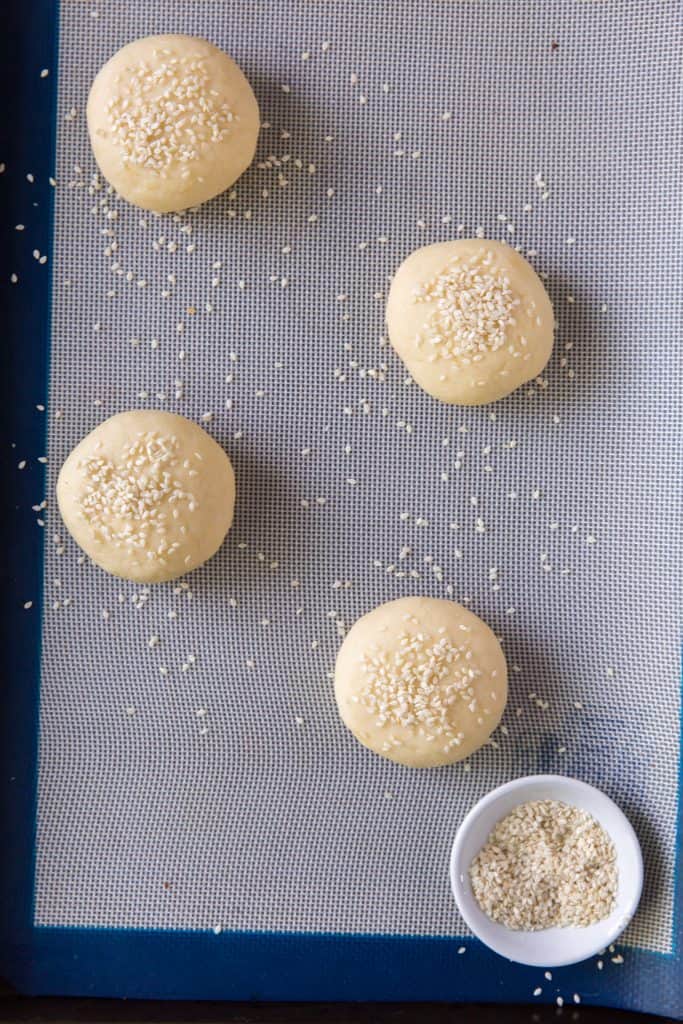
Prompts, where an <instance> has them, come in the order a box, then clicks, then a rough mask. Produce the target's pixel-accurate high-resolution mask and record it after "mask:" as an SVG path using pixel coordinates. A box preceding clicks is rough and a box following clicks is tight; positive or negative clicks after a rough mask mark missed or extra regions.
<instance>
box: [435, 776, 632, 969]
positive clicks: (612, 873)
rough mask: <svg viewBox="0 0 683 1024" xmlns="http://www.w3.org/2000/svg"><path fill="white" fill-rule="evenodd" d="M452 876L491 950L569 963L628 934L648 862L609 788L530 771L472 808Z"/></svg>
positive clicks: (549, 963) (524, 960) (463, 907)
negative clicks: (608, 790) (603, 788)
mask: <svg viewBox="0 0 683 1024" xmlns="http://www.w3.org/2000/svg"><path fill="white" fill-rule="evenodd" d="M450 878H451V887H452V889H453V895H454V896H455V900H456V903H457V905H458V909H459V910H460V913H461V914H462V916H463V918H464V920H465V922H466V924H467V925H468V926H469V927H470V929H471V930H472V932H473V933H474V934H475V936H476V937H477V938H478V939H480V940H481V941H482V942H484V943H485V944H486V945H487V946H489V948H490V949H493V950H494V951H495V952H496V953H499V954H500V955H501V956H504V957H507V959H509V960H514V961H516V962H517V963H521V964H528V965H530V966H533V967H562V966H565V965H567V964H572V963H578V962H579V961H581V960H585V959H587V958H588V957H590V956H593V955H595V954H597V953H599V952H600V951H602V950H603V949H605V948H606V947H608V946H609V945H610V944H611V943H612V942H614V941H615V939H617V938H618V936H619V935H620V934H621V933H622V932H623V930H624V929H625V927H626V925H627V924H628V922H629V921H630V919H631V917H632V916H633V914H634V913H635V910H636V907H637V906H638V902H639V900H640V895H641V891H642V886H643V861H642V855H641V851H640V845H639V843H638V839H637V837H636V834H635V832H634V831H633V828H632V826H631V824H630V822H629V821H628V819H627V818H626V816H625V815H624V813H623V812H622V811H621V809H620V808H619V807H618V806H617V805H616V804H615V803H614V801H613V800H611V799H610V798H609V797H608V796H606V794H605V793H602V792H601V791H600V790H599V789H596V788H595V787H594V786H590V785H588V784H587V783H585V782H581V781H579V780H578V779H572V778H568V777H565V776H562V775H529V776H526V777H524V778H521V779H514V780H513V781H512V782H508V783H506V784H505V785H503V786H499V787H498V788H497V789H494V790H492V791H491V792H490V793H488V794H487V795H486V796H485V797H483V798H482V799H481V800H480V801H479V802H478V803H477V804H475V806H474V807H473V808H472V809H471V810H470V811H469V813H468V814H467V815H466V817H465V818H464V820H463V822H462V824H461V825H460V828H459V829H458V831H457V834H456V837H455V841H454V843H453V849H452V852H451V860H450Z"/></svg>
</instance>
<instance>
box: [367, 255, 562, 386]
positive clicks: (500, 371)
mask: <svg viewBox="0 0 683 1024" xmlns="http://www.w3.org/2000/svg"><path fill="white" fill-rule="evenodd" d="M386 315H387V327H388V330H389V338H390V340H391V343H392V345H393V347H394V348H395V350H396V352H397V353H398V355H399V356H400V357H401V359H402V360H403V362H404V363H405V365H406V367H407V369H408V370H409V372H410V375H411V376H412V378H413V380H415V381H416V382H417V383H418V384H419V385H420V387H422V388H424V390H425V391H427V392H428V393H429V394H430V395H433V396H434V397H435V398H438V399H440V400H441V401H442V402H449V403H452V404H455V405H485V404H486V403H488V402H494V401H496V400H497V399H499V398H502V397H504V396H505V395H507V394H509V393H510V392H511V391H514V390H515V389H516V388H518V387H519V386H520V385H521V384H524V383H526V382H527V381H529V380H533V379H534V378H535V377H537V376H538V375H539V374H540V373H541V371H542V370H543V368H544V367H545V365H546V363H547V362H548V359H549V358H550V353H551V351H552V346H553V330H554V317H553V309H552V306H551V304H550V299H549V298H548V295H547V292H546V290H545V288H544V287H543V283H542V282H541V279H540V278H539V276H538V274H537V273H536V271H535V270H534V269H533V267H532V266H531V265H530V264H529V263H527V261H526V260H525V259H524V257H523V256H520V254H519V253H518V252H515V250H514V249H512V248H511V247H510V246H509V245H505V244H504V243H502V242H491V241H488V240H486V239H483V238H470V239H462V240H460V241H453V242H439V243H437V244H436V245H428V246H426V247H425V248H423V249H417V250H416V251H415V252H413V253H411V255H410V256H408V258H407V259H406V260H405V261H404V262H403V263H402V264H401V266H400V267H399V268H398V270H397V272H396V275H395V276H394V279H393V281H392V284H391V289H390V291H389V298H388V300H387V314H386Z"/></svg>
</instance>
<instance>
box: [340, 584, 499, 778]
mask: <svg viewBox="0 0 683 1024" xmlns="http://www.w3.org/2000/svg"><path fill="white" fill-rule="evenodd" d="M334 685H335V696H336V699H337V705H338V707H339V713H340V715H341V717H342V719H343V721H344V722H345V724H346V725H347V726H348V727H349V729H350V730H351V732H352V733H353V734H354V736H355V737H356V739H358V740H360V742H361V743H363V744H364V745H365V746H366V747H369V748H370V750H374V751H375V753H377V754H382V755H383V756H384V757H388V758H389V759H390V760H391V761H397V762H398V763H399V764H405V765H408V766H410V767H411V768H432V767H436V766H437V765H444V764H452V763H453V762H455V761H461V760H462V759H463V758H465V757H467V756H468V755H469V754H471V753H473V752H474V751H475V750H477V749H478V748H479V747H481V746H482V744H483V743H485V742H486V740H487V739H488V737H489V736H490V735H491V733H492V732H493V730H494V729H495V728H496V726H497V725H498V722H499V721H500V718H501V715H502V714H503V711H504V710H505V703H506V700H507V666H506V664H505V657H504V655H503V652H502V650H501V646H500V644H499V643H498V640H497V639H496V637H495V635H494V634H493V633H492V631H491V630H490V629H489V627H488V626H487V625H486V623H485V622H482V620H481V619H479V618H478V617H477V616H476V615H475V614H474V613H473V612H470V611H468V610H467V608H463V607H462V605H459V604H456V603H455V602H454V601H444V600H440V599H437V598H432V597H404V598H400V599H399V600H397V601H389V602H388V603H387V604H383V605H380V606H379V607H378V608H375V609H374V610H373V611H371V612H369V613H368V614H367V615H364V616H363V618H362V619H359V620H358V622H356V624H355V625H354V626H353V628H352V629H351V630H350V631H349V633H348V634H347V636H346V639H345V640H344V643H343V644H342V646H341V648H340V650H339V654H338V656H337V664H336V668H335V682H334Z"/></svg>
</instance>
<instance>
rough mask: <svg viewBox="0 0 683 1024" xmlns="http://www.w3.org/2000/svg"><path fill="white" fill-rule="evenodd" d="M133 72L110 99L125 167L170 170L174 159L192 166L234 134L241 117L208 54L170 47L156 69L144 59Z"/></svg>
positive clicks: (114, 131)
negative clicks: (215, 82) (216, 82)
mask: <svg viewBox="0 0 683 1024" xmlns="http://www.w3.org/2000/svg"><path fill="white" fill-rule="evenodd" d="M127 72H128V74H127V76H126V79H125V82H124V81H119V82H118V83H117V86H118V87H117V90H116V91H115V93H114V95H113V96H112V97H111V99H110V100H109V101H108V103H107V118H108V124H109V130H110V133H111V137H112V138H113V140H114V142H115V143H116V144H117V145H118V147H119V151H120V154H121V160H122V162H123V163H124V165H131V166H135V167H145V168H148V169H151V170H155V171H164V170H166V169H167V168H168V167H169V166H170V165H171V164H172V163H174V162H178V163H181V164H189V163H192V162H194V161H196V160H198V159H199V158H200V156H201V153H202V149H203V148H204V147H205V146H206V145H208V144H210V143H216V142H221V141H223V139H225V138H226V137H227V136H228V135H229V133H230V130H231V127H232V124H233V122H234V120H235V117H234V115H233V113H232V111H231V110H230V108H229V106H228V105H227V103H225V102H224V101H222V100H221V98H220V97H219V96H218V95H217V93H216V92H215V90H213V89H212V88H211V77H210V74H209V70H208V67H207V63H206V58H204V57H202V56H200V55H197V54H184V55H182V56H177V55H176V54H175V53H174V52H173V51H172V50H170V49H169V50H165V51H164V59H162V60H161V61H160V62H159V63H158V64H157V65H156V66H155V67H154V68H153V69H152V68H150V66H149V65H148V63H146V62H143V61H141V62H140V63H138V64H135V65H132V66H131V67H129V68H128V69H127Z"/></svg>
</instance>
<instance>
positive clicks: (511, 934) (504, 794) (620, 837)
mask: <svg viewBox="0 0 683 1024" xmlns="http://www.w3.org/2000/svg"><path fill="white" fill-rule="evenodd" d="M529 800H561V801H563V802H564V803H566V804H571V805H573V806H574V807H579V808H581V809H582V810H584V811H588V813H589V814H592V815H593V817H594V818H595V819H596V821H598V822H599V823H600V824H601V825H602V827H603V828H604V829H605V831H606V832H607V833H608V835H609V836H610V837H611V839H612V842H613V843H614V847H615V849H616V854H617V870H618V873H619V880H618V888H617V900H616V905H615V908H614V910H613V912H612V913H611V914H610V916H609V917H606V918H605V919H604V920H603V921H598V923H597V924H592V925H589V926H588V927H586V928H575V927H572V928H546V929H545V930H543V931H537V932H524V931H512V930H511V929H509V928H506V927H505V926H504V925H502V924H498V923H496V922H495V921H492V920H491V919H490V918H489V917H487V916H486V914H485V913H484V911H483V910H481V909H480V907H479V904H478V903H477V901H476V900H475V898H474V895H473V893H472V889H471V886H470V877H469V867H470V864H471V863H472V860H473V859H474V857H475V856H476V855H477V853H478V852H479V850H480V849H481V848H482V846H484V844H485V843H486V840H487V839H488V837H489V835H490V833H491V831H492V829H493V827H494V825H495V824H496V822H498V821H500V819H501V818H504V817H505V816H506V814H509V813H510V811H511V810H512V809H513V808H514V807H517V805H518V804H523V803H527V801H529ZM450 872H451V886H452V888H453V894H454V896H455V900H456V903H457V904H458V908H459V910H460V913H461V914H462V916H463V917H464V919H465V921H466V922H467V924H468V925H469V926H470V928H471V929H472V931H473V932H474V934H475V935H476V936H477V938H479V939H481V941H482V942H484V943H486V945H487V946H489V947H490V948H491V949H493V950H495V952H496V953H500V955H501V956H505V957H507V958H508V959H509V960H514V961H516V962H517V963H520V964H529V965H531V966H532V967H563V966H564V965H566V964H574V963H578V962H579V961H580V960H585V959H586V958H587V957H589V956H593V955H594V954H596V953H599V952H600V950H602V949H605V948H606V947H607V946H608V945H609V944H610V943H611V942H614V940H615V939H616V938H617V937H618V936H619V935H620V934H621V932H622V931H623V930H624V928H625V927H626V925H627V924H628V922H629V921H630V919H631V917H632V916H633V914H634V912H635V909H636V907H637V906H638V901H639V899H640V893H641V890H642V888H643V858H642V855H641V852H640V846H639V845H638V839H637V838H636V834H635V832H634V831H633V829H632V827H631V825H630V823H629V821H628V820H627V818H626V817H625V815H624V814H623V812H622V811H620V810H619V808H618V807H617V805H616V804H615V803H614V801H612V800H610V798H609V797H608V796H605V794H604V793H601V792H600V790H599V789H595V787H594V786H589V785H588V784H587V783H585V782H579V781H578V780H577V779H570V778H566V777H565V776H563V775H528V776H526V777H525V778H522V779H514V780H513V781H512V782H507V783H505V785H504V786H499V787H498V789H494V790H492V791H491V792H490V793H488V794H487V795H486V796H485V797H483V799H482V800H480V801H479V803H478V804H475V806H474V807H473V808H472V810H471V811H470V812H469V814H468V815H467V816H466V818H465V819H464V821H463V822H462V824H461V826H460V828H459V829H458V832H457V834H456V837H455V842H454V843H453V850H452V852H451V864H450Z"/></svg>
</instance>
